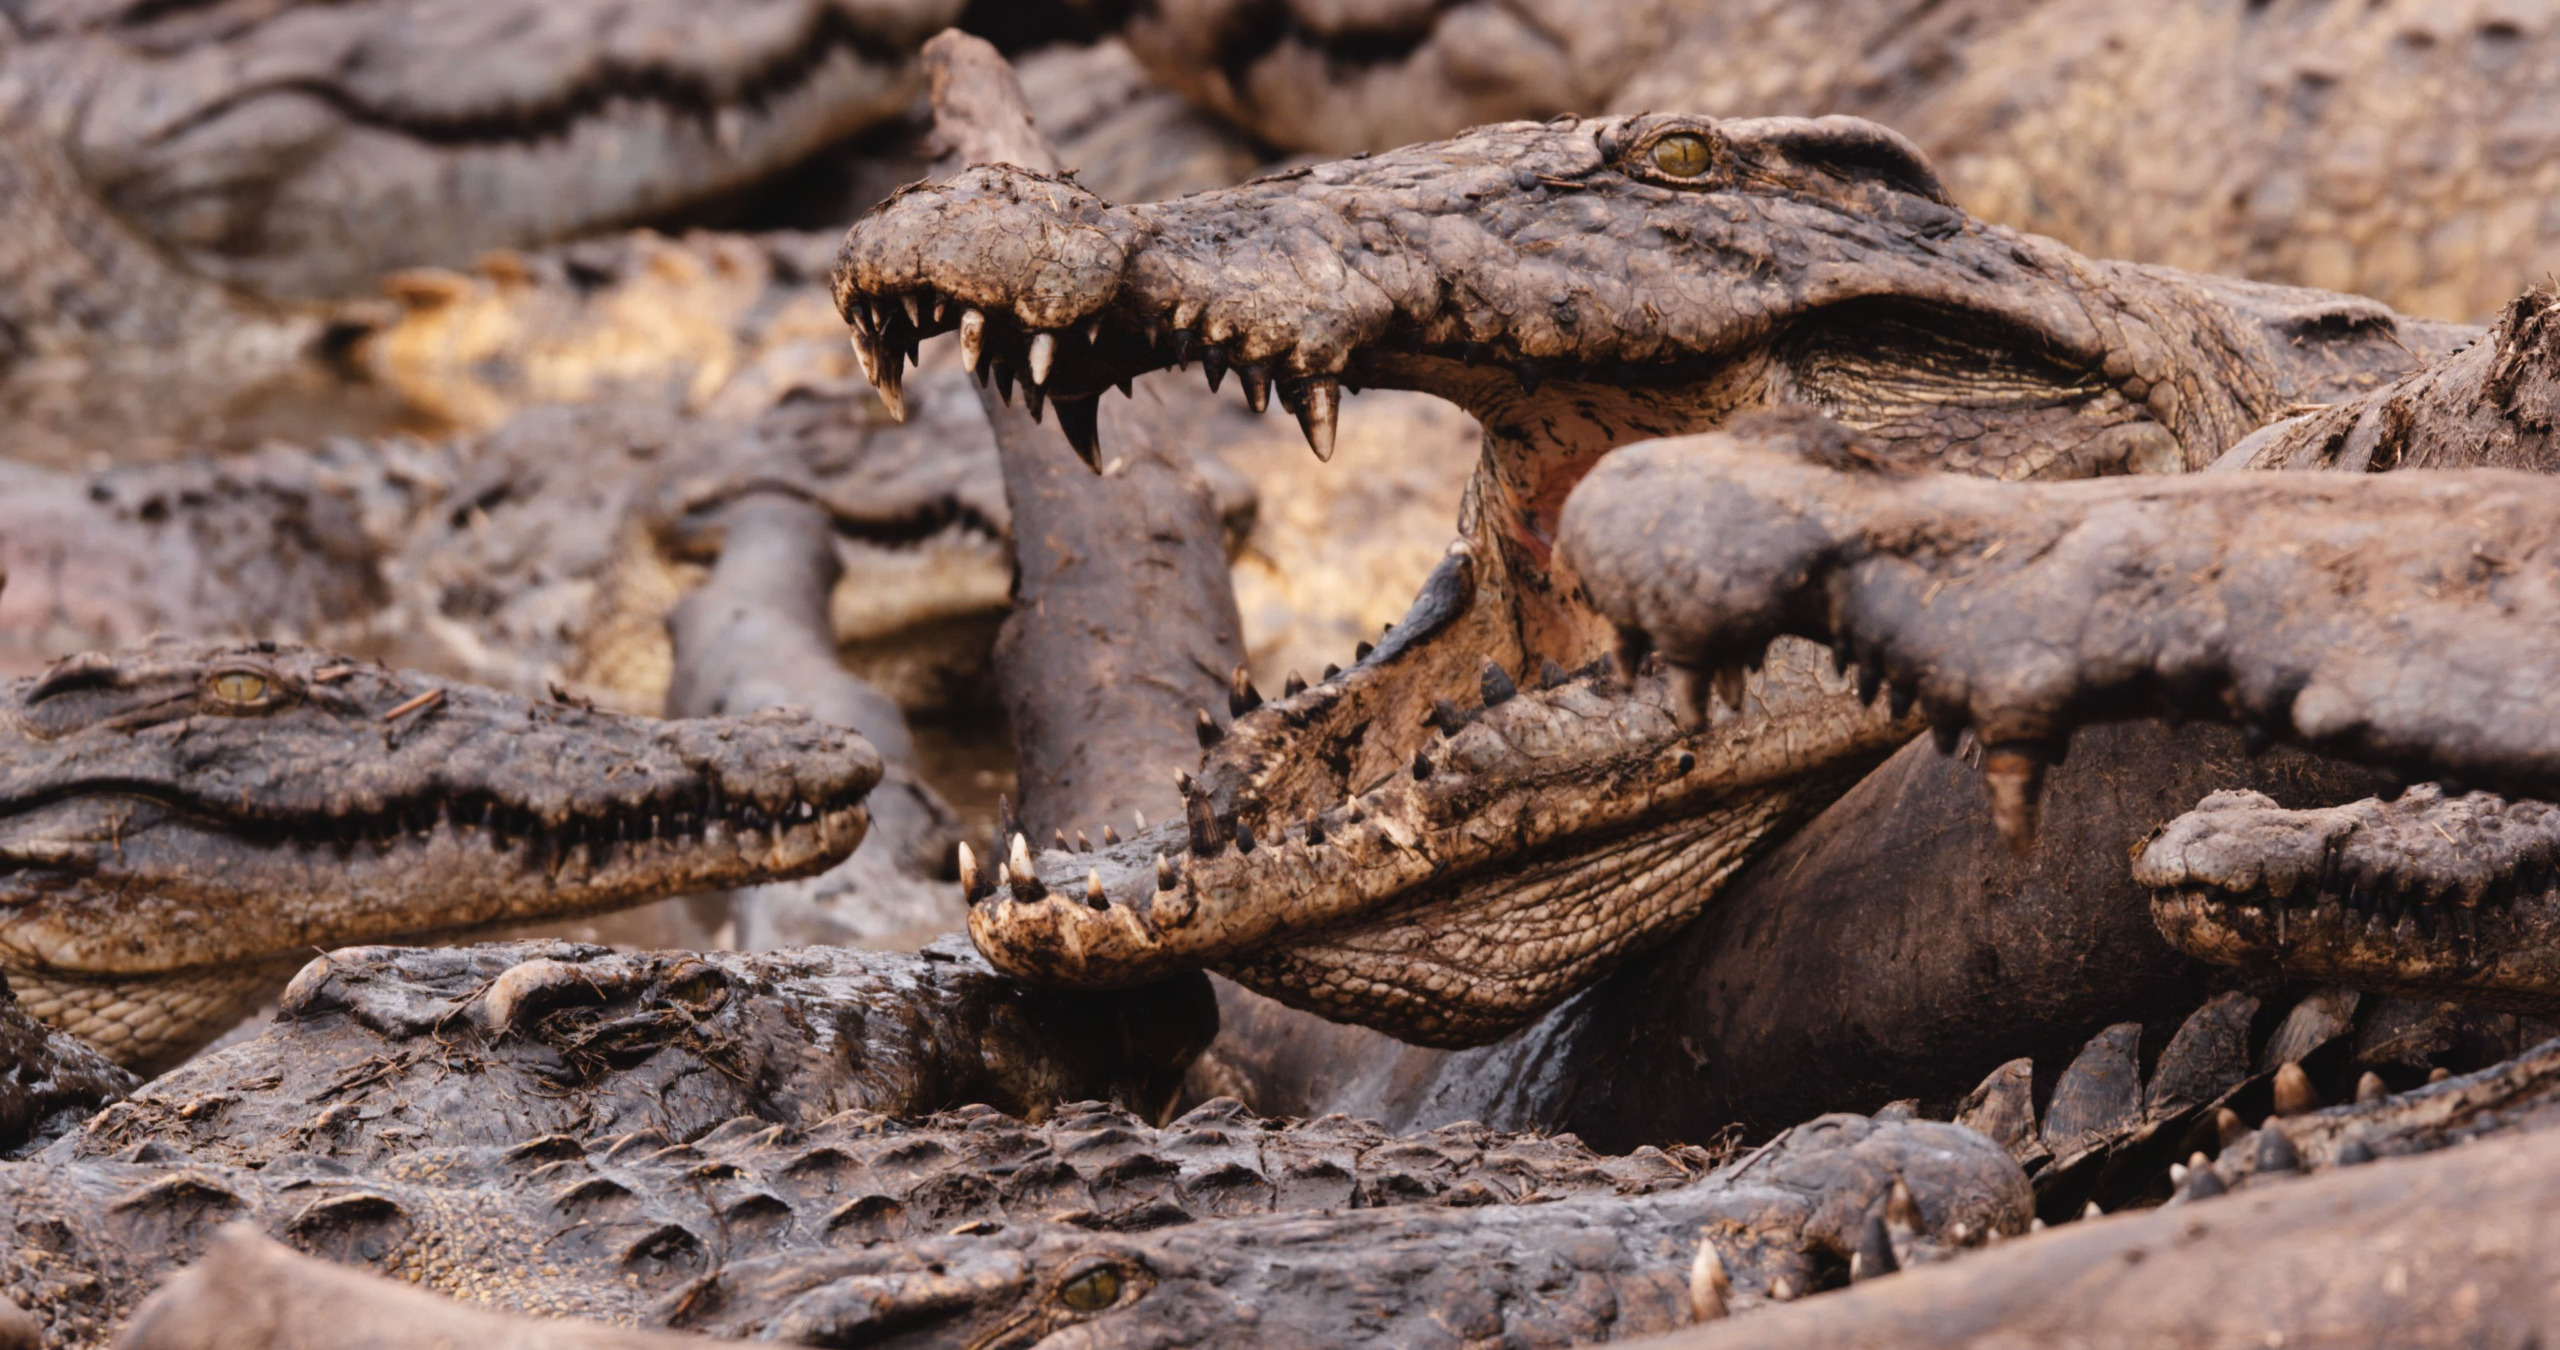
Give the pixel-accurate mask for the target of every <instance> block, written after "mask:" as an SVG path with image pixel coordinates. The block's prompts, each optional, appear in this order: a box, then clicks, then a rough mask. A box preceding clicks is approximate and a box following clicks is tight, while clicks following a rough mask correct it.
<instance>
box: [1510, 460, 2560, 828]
mask: <svg viewBox="0 0 2560 1350" xmlns="http://www.w3.org/2000/svg"><path fill="white" fill-rule="evenodd" d="M1812 430H1813V431H1814V432H1815V433H1816V434H1814V435H1812V436H1807V437H1801V438H1799V437H1791V436H1788V435H1786V434H1784V433H1781V434H1779V435H1777V436H1776V437H1774V439H1775V440H1776V441H1777V442H1778V443H1779V444H1781V445H1788V446H1790V447H1791V448H1792V449H1794V450H1796V451H1799V452H1801V453H1789V452H1788V451H1786V450H1778V451H1773V450H1771V449H1768V448H1765V446H1753V445H1751V444H1749V443H1748V441H1747V439H1746V437H1747V435H1748V433H1745V434H1737V435H1730V436H1709V437H1698V438H1690V439H1681V440H1673V441H1666V442H1663V443H1660V444H1656V445H1651V446H1644V447H1641V448H1638V449H1635V450H1631V451H1629V452H1627V453H1623V454H1620V455H1616V456H1613V457H1612V458H1611V459H1610V460H1609V462H1608V463H1607V464H1605V465H1603V466H1602V467H1601V469H1600V470H1598V471H1596V472H1595V473H1594V474H1593V475H1592V476H1591V477H1590V478H1589V479H1587V480H1586V481H1585V484H1584V487H1583V489H1582V490H1581V491H1580V492H1579V493H1577V495H1576V497H1575V499H1574V501H1573V502H1572V504H1571V505H1570V506H1569V507H1568V508H1567V511H1566V523H1565V527H1564V531H1563V536H1562V540H1561V542H1560V545H1559V547H1560V548H1561V549H1562V551H1564V552H1565V553H1566V554H1567V555H1568V556H1570V557H1571V558H1572V559H1573V560H1574V561H1575V563H1576V565H1577V566H1578V568H1579V570H1580V574H1581V576H1582V578H1583V581H1584V584H1585V585H1586V586H1587V587H1588V588H1589V591H1590V594H1591V596H1592V598H1593V602H1594V603H1595V604H1597V605H1598V606H1599V607H1600V608H1601V610H1602V611H1603V612H1605V613H1607V614H1608V615H1609V616H1610V618H1611V619H1612V620H1613V621H1614V622H1616V623H1617V624H1619V625H1620V626H1621V627H1622V628H1624V629H1626V630H1628V631H1630V632H1635V633H1641V634H1643V635H1644V636H1645V638H1647V639H1649V640H1650V641H1651V642H1652V643H1653V644H1655V645H1656V647H1657V648H1658V650H1660V651H1661V652H1662V654H1663V655H1664V657H1665V658H1666V659H1668V660H1669V661H1670V662H1671V663H1672V665H1673V666H1674V667H1675V668H1678V669H1682V670H1686V671H1690V672H1693V673H1694V677H1695V681H1694V687H1695V688H1696V689H1697V691H1698V697H1700V698H1703V697H1705V696H1706V691H1707V688H1708V686H1710V685H1713V684H1717V683H1721V682H1729V681H1731V680H1732V679H1734V678H1735V677H1737V676H1738V675H1739V673H1740V671H1741V669H1742V668H1743V667H1744V666H1746V665H1747V664H1748V663H1750V662H1752V661H1754V660H1756V659H1757V658H1758V656H1759V654H1760V653H1761V651H1762V650H1763V649H1764V648H1765V647H1766V646H1767V645H1768V643H1769V642H1770V640H1771V639H1773V638H1775V637H1778V636H1780V635H1782V634H1785V635H1795V636H1799V637H1803V638H1806V639H1809V640H1813V641H1821V642H1828V643H1831V644H1833V650H1834V651H1835V652H1837V653H1838V654H1839V655H1840V657H1841V659H1842V660H1843V661H1844V662H1849V663H1855V664H1857V665H1859V666H1861V667H1862V668H1863V674H1862V683H1863V684H1864V685H1865V686H1866V687H1867V688H1870V689H1873V688H1875V687H1876V686H1877V685H1878V684H1879V683H1881V684H1883V685H1889V686H1891V687H1892V688H1893V690H1894V691H1895V702H1896V703H1897V704H1903V705H1908V704H1910V703H1911V702H1913V701H1914V700H1916V702H1917V704H1918V706H1919V707H1920V709H1921V710H1922V712H1923V714H1924V715H1925V716H1927V717H1928V718H1929V719H1930V720H1931V722H1932V723H1933V724H1934V725H1935V727H1936V728H1937V731H1938V734H1939V736H1940V740H1941V743H1942V744H1946V745H1952V744H1953V742H1954V739H1955V737H1956V735H1957V734H1958V733H1959V732H1960V731H1963V730H1968V729H1969V730H1971V731H1972V732H1973V733H1974V734H1975V735H1976V736H1978V737H1979V738H1980V740H1981V742H1982V744H1983V745H1984V746H1985V747H1986V749H1985V754H1984V769H1985V774H1986V781H1987V783H1988V784H1989V786H1990V789H1991V793H1992V802H1993V809H1994V812H1995V815H1996V816H1997V817H1998V818H1999V820H2000V822H2001V827H2002V830H2003V832H2004V833H2006V834H2008V835H2009V836H2010V837H2011V838H2012V839H2013V840H2019V839H2022V838H2024V837H2026V836H2028V835H2031V834H2032V832H2033V828H2034V810H2035V801H2036V794H2037V790H2038V785H2039V783H2040V781H2041V778H2042V776H2043V772H2044V767H2045V766H2046V765H2048V764H2050V763H2051V762H2053V761H2054V760H2056V759H2058V758H2060V756H2061V753H2062V751H2063V748H2064V746H2065V744H2066V743H2067V740H2068V738H2069V735H2070V733H2071V730H2072V729H2073V728H2074V727H2076V726H2079V725H2081V724H2084V723H2087V722H2093V721H2115V720H2125V719H2130V718H2140V717H2150V716H2157V715H2169V716H2187V717H2205V718H2212V719H2216V720H2227V721H2232V722H2236V723H2239V724H2241V725H2242V726H2243V727H2244V728H2255V730H2256V734H2258V735H2262V736H2265V737H2267V738H2270V739H2275V740H2283V741H2286V742H2288V743H2292V744H2297V745H2301V746H2304V747H2306V748H2309V749H2312V750H2316V751H2319V752H2321V753H2323V754H2327V755H2331V756H2334V757H2337V758H2342V759H2347V760H2351V761H2355V762H2358V763H2365V764H2371V765H2374V766H2376V767H2379V768H2384V769H2388V770H2392V771H2395V772H2400V773H2404V774H2407V775H2409V776H2411V777H2418V778H2439V777H2441V778H2460V779H2462V780H2464V781H2467V782H2475V783H2479V784H2482V785H2484V786H2488V787H2494V788H2499V789H2502V790H2507V791H2513V792H2517V793H2525V794H2532V793H2538V794H2542V795H2549V794H2550V793H2552V792H2553V791H2554V790H2555V789H2560V724H2555V722H2554V719H2553V715H2552V709H2553V708H2554V707H2560V700H2555V699H2554V698H2553V696H2552V693H2551V691H2549V690H2547V689H2545V688H2544V687H2543V685H2542V683H2541V682H2542V680H2543V679H2544V678H2546V676H2545V675H2544V672H2545V671H2546V670H2548V669H2550V668H2551V663H2552V662H2553V660H2554V659H2555V658H2560V651H2555V650H2551V648H2552V640H2551V637H2550V634H2551V633H2552V631H2553V624H2552V619H2553V617H2554V615H2553V614H2552V612H2551V611H2552V608H2553V605H2554V602H2555V598H2560V589H2555V587H2554V584H2553V581H2554V577H2553V563H2554V559H2553V556H2552V547H2553V543H2554V531H2555V529H2560V492H2556V491H2555V490H2554V487H2553V484H2552V480H2551V479H2550V478H2549V477H2548V476H2547V475H2542V474H2527V473H2517V472H2514V471H2510V470H2496V469H2474V470H2459V471H2456V470H2430V471H2411V472H2403V473H2394V474H2389V475H2383V476H2377V477H2356V476H2348V475H2338V474H2283V475H2273V474H2211V475H2201V476H2195V477H2188V478H2183V479H2173V480H2166V481H2134V480H2115V481H2102V482H2086V483H2038V484H1995V483H1985V482H1982V481H1980V480H1977V479H1971V478H1966V477H1961V476H1957V475H1951V474H1931V473H1921V474H1910V473H1902V472H1896V471H1892V470H1890V469H1889V468H1887V467H1885V466H1882V465H1879V464H1877V463H1875V462H1874V461H1873V460H1872V459H1871V458H1862V457H1861V456H1860V455H1859V454H1858V452H1857V451H1856V450H1855V449H1854V448H1853V447H1846V446H1844V445H1841V444H1840V443H1838V442H1833V443H1831V444H1829V445H1826V444H1825V443H1824V441H1823V439H1822V437H1821V436H1820V435H1819V432H1820V430H1821V429H1820V428H1819V427H1816V428H1813V429H1812ZM1825 459H1828V460H1830V463H1829V464H1828V465H1826V464H1824V463H1822V462H1818V461H1821V460H1825Z"/></svg>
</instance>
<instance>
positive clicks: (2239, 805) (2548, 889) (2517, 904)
mask: <svg viewBox="0 0 2560 1350" xmlns="http://www.w3.org/2000/svg"><path fill="white" fill-rule="evenodd" d="M2555 867H2560V808H2555V807H2553V806H2551V805H2550V804H2548V803H2545V802H2537V801H2508V800H2506V799H2504V798H2501V797H2495V796H2492V795H2490V794H2488V793H2485V792H2473V793H2466V794H2462V795H2458V796H2456V795H2447V794H2446V793H2445V791H2444V790H2443V789H2442V788H2440V787H2438V786H2437V785H2435V784H2433V783H2422V784H2419V785H2417V786H2415V787H2412V788H2410V789H2409V790H2408V791H2407V792H2405V793H2402V794H2401V795H2400V796H2399V797H2398V798H2397V799H2395V800H2393V801H2388V802H2385V801H2380V800H2376V799H2372V798H2368V799H2366V800H2364V801H2359V802H2350V803H2348V804H2346V805H2344V806H2331V807H2322V808H2316V809H2311V810H2287V809H2286V808H2284V807H2282V806H2279V805H2277V804H2276V803H2275V801H2273V800H2272V799H2270V798H2268V797H2266V796H2265V795H2263V794H2261V793H2256V792H2217V793H2215V794H2213V795H2212V796H2210V797H2207V798H2205V799H2204V800H2203V801H2202V802H2200V803H2198V804H2197V806H2196V809H2195V810H2193V811H2190V812H2188V813H2187V814H2185V815H2183V816H2180V817H2178V818H2177V819H2176V820H2174V821H2171V822H2170V823H2169V824H2168V825H2167V827H2165V828H2164V829H2163V830H2162V831H2161V832H2160V834H2159V836H2158V837H2157V838H2155V839H2153V840H2152V841H2151V842H2150V843H2149V844H2148V845H2146V846H2145V847H2144V848H2143V851H2142V853H2141V855H2140V856H2139V857H2138V858H2136V859H2135V860H2134V878H2135V880H2136V881H2138V882H2140V883H2141V884H2142V885H2143V886H2144V887H2145V888H2147V889H2149V890H2150V891H2151V892H2152V897H2151V917H2152V921H2153V922H2154V923H2155V924H2157V925H2158V926H2159V929H2160V932H2161V935H2162V936H2164V937H2166V938H2168V939H2169V941H2170V943H2171V944H2172V945H2174V946H2176V947H2177V948H2179V949H2180V950H2181V951H2184V952H2187V953H2188V954H2190V955H2193V956H2197V957H2201V958H2203V959H2204V960H2208V961H2215V962H2219V963H2221V964H2224V965H2234V966H2241V967H2244V968H2248V969H2253V970H2275V971H2281V972H2283V973H2284V974H2285V975H2286V976H2288V977H2293V978H2300V979H2306V980H2314V981H2319V982H2322V983H2332V984H2343V985H2347V986H2349V987H2351V988H2356V989H2372V990H2381V991H2388V992H2392V993H2403V994H2410V995H2415V996H2418V997H2424V998H2442V999H2453V1000H2457V1001H2460V1002H2463V1003H2476V1004H2481V1005H2483V1006H2487V1007H2494V1008H2503V1009H2506V1010H2509V1011H2512V1012H2521V1013H2527V1014H2530V1015H2532V1016H2536V1017H2549V1016H2552V1015H2553V1014H2554V1013H2555V1012H2560V959H2555V958H2554V956H2553V953H2554V952H2555V951H2560V947H2555V945H2554V939H2555V937H2560V885H2555V878H2554V868H2555Z"/></svg>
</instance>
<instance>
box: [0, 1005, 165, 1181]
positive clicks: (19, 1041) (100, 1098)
mask: <svg viewBox="0 0 2560 1350" xmlns="http://www.w3.org/2000/svg"><path fill="white" fill-rule="evenodd" d="M0 1066H5V1067H0V1155H5V1156H8V1157H13V1158H14V1157H17V1156H20V1155H21V1154H23V1153H26V1152H30V1151H32V1150H34V1149H37V1148H41V1147H43V1146H44V1145H46V1144H49V1143H51V1142H53V1141H54V1140H56V1139H59V1138H61V1137H62V1136H63V1135H65V1134H68V1133H70V1132H71V1131H73V1130H75V1129H78V1128H79V1126H80V1123H81V1122H82V1121H84V1120H87V1119H88V1118H89V1117H90V1116H92V1115H95V1114H96V1113H97V1112H98V1110H99V1109H100V1108H102V1107H104V1106H106V1105H108V1104H109V1103H111V1102H115V1101H119V1100H121V1099H123V1098H124V1096H125V1095H126V1094H127V1093H130V1092H132V1091H133V1089H134V1088H135V1087H136V1086H137V1085H138V1084H139V1083H140V1081H141V1080H139V1079H137V1078H136V1077H134V1075H133V1074H132V1073H131V1072H130V1071H129V1070H126V1069H124V1068H123V1067H121V1066H119V1065H117V1064H116V1062H115V1061H113V1060H111V1059H108V1058H107V1057H106V1056H105V1055H102V1054H100V1053H98V1050H97V1048H96V1047H95V1046H92V1045H90V1044H89V1043H88V1042H86V1041H83V1040H81V1039H80V1038H79V1037H77V1036H74V1035H72V1034H71V1033H69V1032H67V1031H63V1030H61V1029H60V1028H57V1027H52V1026H48V1025H46V1024H45V1023H43V1022H40V1021H38V1020H36V1018H35V1017H34V1016H33V1015H32V1014H30V1013H29V1012H28V1011H27V1010H26V1009H25V1008H24V1007H23V1006H21V1005H20V1004H19V1003H18V1000H17V998H16V997H15V996H14V995H8V994H5V993H0Z"/></svg>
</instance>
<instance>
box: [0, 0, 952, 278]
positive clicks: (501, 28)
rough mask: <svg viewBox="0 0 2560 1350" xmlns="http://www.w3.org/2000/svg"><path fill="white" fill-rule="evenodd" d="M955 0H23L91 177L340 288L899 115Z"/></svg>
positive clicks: (192, 239) (193, 257) (241, 255)
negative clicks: (175, 1) (704, 1)
mask: <svg viewBox="0 0 2560 1350" xmlns="http://www.w3.org/2000/svg"><path fill="white" fill-rule="evenodd" d="M959 10H960V6H959V4H958V3H956V0H750V3H745V4H737V5H727V6H723V7H720V8H719V9H717V10H705V9H702V8H700V7H694V6H682V5H628V4H620V3H611V2H609V0H573V2H572V3H512V2H502V3H491V4H472V5H459V6H452V5H435V4H421V3H415V2H414V0H361V2H360V3H353V4H309V3H286V4H267V3H259V2H257V0H251V2H249V3H240V2H239V0H231V2H230V3H214V4H185V5H177V6H168V5H130V4H101V3H94V0H73V2H72V3H65V4H43V5H34V6H13V7H12V10H11V15H10V17H11V18H12V19H13V20H15V21H16V24H17V27H18V29H19V32H20V34H21V37H22V39H23V40H22V41H21V42H19V43H18V44H16V46H15V48H14V50H11V51H5V52H0V104H5V103H6V102H7V100H8V89H9V86H10V85H11V84H13V83H15V84H17V85H19V86H21V88H22V89H25V90H26V91H27V92H29V93H31V94H32V99H31V100H28V102H30V103H31V104H32V107H33V116H34V117H35V118H36V119H37V120H38V121H40V122H43V123H47V124H51V125H53V126H54V127H56V128H57V129H58V130H59V131H60V133H61V135H62V139H63V142H64V145H65V148H66V150H67V151H68V153H69V156H70V159H71V161H72V162H73V163H74V165H76V167H77V168H78V171H79V173H80V176H81V178H82V180H83V181H84V182H85V183H86V184H87V185H88V186H89V187H90V189H91V190H92V191H94V192H95V193H96V195H97V196H98V197H99V198H100V199H101V200H103V201H104V202H105V203H106V204H107V205H108V206H109V207H110V208H111V209H113V210H114V211H115V212H116V213H117V214H118V215H119V216H121V217H122V218H124V219H125V220H126V221H128V222H130V223H131V224H132V225H134V226H135V227H137V228H138V229H140V230H141V231H142V232H143V233H145V234H146V235H148V236H150V237H151V238H152V239H153V240H155V241H156V242H158V243H159V244H160V245H161V246H162V247H164V248H166V249H168V250H169V251H171V252H172V253H175V254H177V255H179V256H180V257H182V258H183V259H184V260H185V261H186V262H187V263H188V264H189V265H190V266H191V267H193V268H194V269H195V270H196V271H198V272H201V273H203V274H205V275H208V276H211V277H213V278H215V279H217V280H220V281H224V282H228V283H231V284H234V285H238V286H243V287H246V288H249V289H252V290H256V291H260V292H263V293H266V294H269V295H274V296H281V297H287V298H310V297H317V296H325V295H331V294H345V293H348V292H349V291H351V290H353V289H355V288H357V287H360V286H364V285H369V284H370V283H371V281H372V279H373V278H374V277H375V276H377V275H379V274H380V273H382V272H384V271H386V270H389V269H391V268H395V267H402V266H410V265H415V264H419V263H445V264H452V263H460V262H464V261H467V260H469V259H470V258H471V257H472V256H473V255H475V254H477V253H479V252H480V251H481V250H483V249H489V248H496V247H501V246H514V245H523V244H531V243H538V242H542V241H544V240H550V239H558V238H563V237H567V236H569V235H573V234H578V233H587V232H592V231H594V230H596V229H599V228H603V227H608V226H613V225H617V224H629V223H636V222H639V221H645V220H650V219H656V218H663V217H665V216H667V215H669V214H670V213H673V212H677V211H681V210H684V209H686V208H688V207H694V206H700V205H703V204H705V203H708V202H711V201H714V200H716V199H718V198H720V197H722V196H724V195H727V194H733V193H736V192H738V191H740V190H741V189H745V188H748V187H751V186H753V185H755V184H756V183H758V182H759V181H761V180H763V179H766V178H769V177H770V176H772V175H773V174H774V173H776V172H777V171H779V170H781V169H784V168H787V167H788V166H790V165H792V164H794V163H797V162H799V161H800V160H802V159H805V158H806V157H808V156H809V155H810V154H811V153H813V152H814V151H817V150H820V149H822V148H824V147H826V146H827V145H829V144H832V143H834V142H837V141H841V140H843V139H845V138H846V137H848V136H850V135H853V134H854V133H857V132H859V131H861V130H863V129H865V128H867V127H869V126H871V125H872V124H874V123H877V122H880V121H882V120H885V119H888V118H893V117H895V116H897V115H899V114H900V113H901V112H903V111H904V109H905V106H906V101H907V98H908V96H909V94H910V93H911V91H912V77H911V69H910V66H911V63H910V61H909V60H908V57H909V54H910V53H912V52H913V51H914V49H915V47H916V45H917V44H918V43H920V42H922V41H923V40H924V39H925V38H926V37H928V36H930V35H931V34H932V33H933V32H934V31H935V30H937V29H939V28H941V27H942V26H943V25H944V24H947V23H949V22H951V20H952V19H953V18H955V17H956V16H957V15H958V13H959Z"/></svg>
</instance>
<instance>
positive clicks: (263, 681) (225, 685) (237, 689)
mask: <svg viewBox="0 0 2560 1350" xmlns="http://www.w3.org/2000/svg"><path fill="white" fill-rule="evenodd" d="M213 696H214V697H215V698H218V699H221V700H222V701H223V702H225V703H263V702H265V701H266V698H267V677H266V676H264V675H260V674H257V673H255V672H252V671H246V670H226V671H224V672H222V673H221V674H219V675H216V676H214V677H213Z"/></svg>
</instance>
